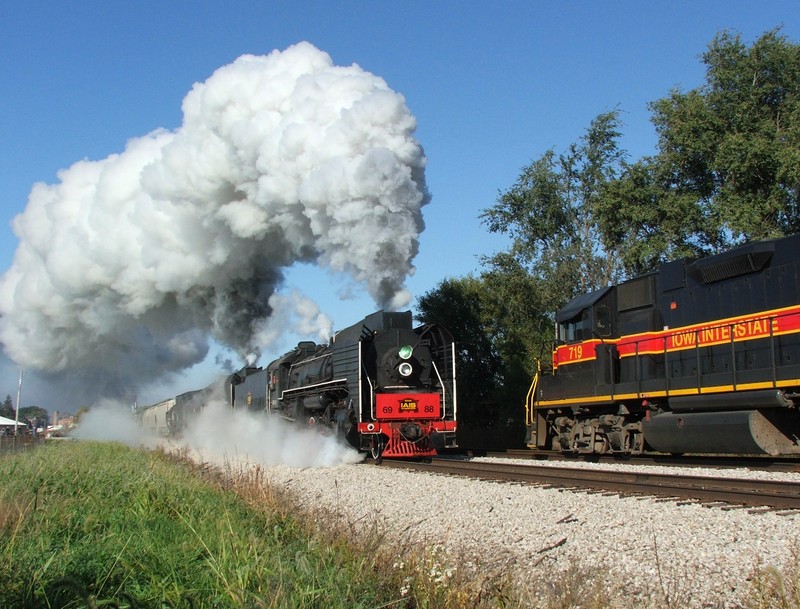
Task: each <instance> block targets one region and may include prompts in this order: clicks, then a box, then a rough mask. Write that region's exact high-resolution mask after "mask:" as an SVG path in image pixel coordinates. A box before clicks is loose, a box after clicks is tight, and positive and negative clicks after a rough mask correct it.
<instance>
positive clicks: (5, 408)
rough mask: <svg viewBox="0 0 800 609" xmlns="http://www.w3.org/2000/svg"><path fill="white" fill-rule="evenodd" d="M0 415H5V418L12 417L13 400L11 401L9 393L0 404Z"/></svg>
mask: <svg viewBox="0 0 800 609" xmlns="http://www.w3.org/2000/svg"><path fill="white" fill-rule="evenodd" d="M0 417H5V418H7V419H13V418H14V402H12V401H11V396H10V395H6V399H5V400H3V403H2V404H1V405H0Z"/></svg>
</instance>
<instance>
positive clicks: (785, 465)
mask: <svg viewBox="0 0 800 609" xmlns="http://www.w3.org/2000/svg"><path fill="white" fill-rule="evenodd" d="M470 454H471V455H472V456H476V457H477V456H481V457H492V458H496V459H522V460H530V461H551V462H552V461H555V462H559V463H601V464H602V463H615V464H619V463H624V464H628V465H664V466H669V467H679V468H680V467H683V468H691V467H703V468H708V469H752V470H758V471H768V472H776V473H777V472H785V473H800V458H798V457H771V456H768V455H767V456H763V457H761V456H749V457H739V456H703V455H699V456H688V457H687V456H672V455H625V456H616V455H570V454H563V453H553V452H544V451H533V450H527V449H517V450H504V451H478V452H475V451H472V452H471V453H470Z"/></svg>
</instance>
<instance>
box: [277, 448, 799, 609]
mask: <svg viewBox="0 0 800 609" xmlns="http://www.w3.org/2000/svg"><path fill="white" fill-rule="evenodd" d="M572 466H574V464H572ZM595 467H597V466H595ZM634 467H635V466H634ZM640 467H641V466H640ZM264 474H265V478H266V480H267V481H268V482H269V483H271V484H273V485H276V486H278V487H281V488H284V489H286V490H288V491H290V492H291V493H292V494H293V495H295V496H296V497H297V498H298V499H299V501H300V504H301V505H306V506H309V507H310V508H315V507H324V508H325V509H327V510H332V511H334V512H335V513H336V514H338V515H340V517H341V518H342V519H346V521H348V523H349V524H350V525H351V526H353V527H354V528H355V529H358V528H363V529H364V530H367V529H369V528H370V527H371V526H373V525H376V524H377V526H379V527H382V528H383V529H384V530H386V531H387V532H388V534H389V538H390V539H391V538H392V537H393V536H394V539H395V540H396V541H397V543H398V544H402V545H406V546H407V545H416V546H421V545H424V547H426V548H430V550H431V551H432V552H434V551H435V552H437V553H439V554H441V556H442V557H443V558H442V560H444V561H446V562H449V564H448V565H446V566H447V568H451V569H452V568H457V569H467V570H470V571H472V572H474V573H475V574H476V575H480V576H488V575H489V574H505V575H507V576H509V577H511V578H513V579H514V581H518V582H519V585H520V586H525V585H529V584H530V582H540V583H541V582H543V581H544V582H546V581H550V582H557V581H558V580H559V577H561V576H569V574H572V575H571V577H573V579H574V576H575V574H576V573H584V574H587V577H594V578H599V581H601V583H602V585H603V586H604V587H605V589H606V590H607V591H608V593H609V594H610V595H611V596H612V597H614V598H617V599H618V601H620V602H622V601H624V604H625V605H626V606H633V605H634V604H638V605H639V606H643V607H656V606H659V607H660V606H684V607H688V606H691V607H730V608H733V607H739V606H741V604H742V602H743V600H744V599H745V598H746V596H747V594H748V591H749V590H750V587H751V585H750V579H751V577H752V575H753V573H754V572H755V571H756V569H761V570H763V569H765V568H766V567H775V568H777V569H779V570H781V571H784V570H787V569H792V568H793V566H794V565H795V564H796V560H797V557H796V556H795V554H793V552H795V551H796V550H797V549H798V548H799V547H800V545H799V543H798V537H799V535H798V528H799V527H798V524H800V514H797V513H779V512H774V511H761V512H758V513H752V512H751V511H750V510H747V509H722V508H721V507H718V506H717V507H705V506H703V505H700V504H680V503H678V502H676V501H671V500H663V499H655V498H647V497H645V498H642V497H619V496H617V495H613V496H612V495H604V494H601V493H591V494H590V493H585V492H580V491H573V490H558V489H547V488H538V487H535V486H521V485H514V484H507V483H498V482H487V481H479V480H472V479H465V478H456V477H449V476H442V475H434V474H425V473H418V472H411V471H403V470H397V469H390V468H382V467H378V466H375V465H374V464H359V465H337V466H332V467H314V468H293V467H289V466H286V465H277V466H271V467H267V468H265V470H264ZM714 475H720V471H719V470H714ZM732 475H733V474H732ZM736 475H737V476H741V475H742V473H741V472H737V473H736ZM756 475H760V474H756ZM770 476H774V474H772V475H770ZM791 478H792V476H789V479H791ZM544 574H547V577H545V578H544V579H542V578H541V577H540V576H542V575H544ZM554 574H560V575H554ZM565 574H566V575H565ZM550 585H558V584H557V583H556V584H552V583H551V584H550Z"/></svg>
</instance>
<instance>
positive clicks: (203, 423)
mask: <svg viewBox="0 0 800 609" xmlns="http://www.w3.org/2000/svg"><path fill="white" fill-rule="evenodd" d="M71 436H72V437H73V438H76V439H79V440H95V441H101V442H119V443H121V444H126V445H128V446H132V447H134V448H137V447H140V446H144V447H147V448H154V447H156V446H158V445H159V444H163V445H165V446H166V447H167V448H170V447H172V448H174V447H175V446H176V445H177V446H185V447H187V448H190V449H192V450H193V451H194V452H195V453H197V455H199V458H202V459H207V460H213V461H215V462H217V463H222V462H224V461H247V462H250V463H258V464H261V465H266V466H272V465H281V464H283V465H289V466H291V467H327V466H333V465H339V464H342V463H358V462H359V461H362V460H363V456H362V455H361V454H360V453H359V452H358V451H356V450H355V449H354V448H352V447H350V446H347V445H345V444H344V443H342V442H341V441H340V440H339V439H338V438H337V437H336V436H335V435H334V434H332V433H327V432H326V430H323V429H317V428H310V427H301V426H299V425H293V424H291V423H288V422H286V421H284V420H282V419H281V418H280V417H278V416H271V415H267V414H265V413H263V412H262V413H251V412H248V411H242V410H233V409H232V408H230V407H229V406H227V405H226V404H225V403H224V401H223V400H221V399H218V398H212V399H209V400H208V402H207V403H206V404H205V407H204V408H203V409H202V410H201V412H200V413H199V414H198V415H197V417H196V418H194V419H192V420H191V421H190V423H189V426H188V428H187V429H186V430H185V431H184V433H183V434H182V436H181V438H179V439H177V440H170V441H167V440H166V439H165V438H159V437H156V436H154V435H152V434H151V433H149V432H148V431H147V430H145V429H144V428H142V427H141V426H140V425H139V422H138V421H137V419H136V417H135V416H134V414H133V413H132V412H131V411H130V410H129V409H127V408H125V407H124V406H122V405H121V404H119V403H116V402H114V401H113V400H103V401H101V402H100V403H98V404H97V405H96V406H93V407H92V408H90V409H89V410H88V412H86V413H85V414H84V415H83V416H82V417H81V420H80V424H79V425H78V427H76V428H75V429H74V430H73V431H72V433H71Z"/></svg>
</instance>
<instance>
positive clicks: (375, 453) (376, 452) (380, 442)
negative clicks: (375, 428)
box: [370, 433, 386, 465]
mask: <svg viewBox="0 0 800 609" xmlns="http://www.w3.org/2000/svg"><path fill="white" fill-rule="evenodd" d="M384 448H386V440H385V438H384V437H383V434H380V433H379V434H376V435H374V436H372V442H371V445H370V452H371V453H372V459H373V460H374V461H375V463H376V464H377V465H380V464H381V463H382V462H383V449H384Z"/></svg>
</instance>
